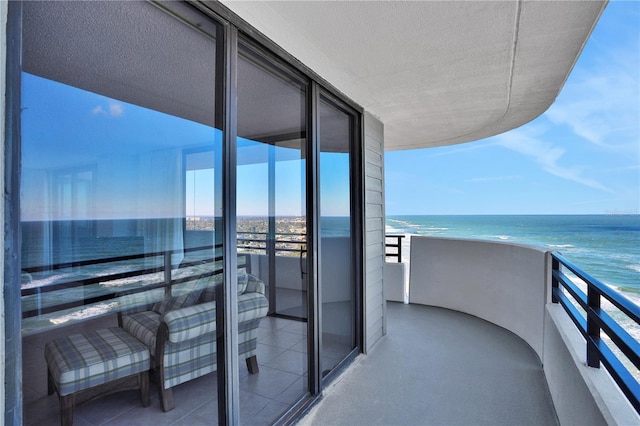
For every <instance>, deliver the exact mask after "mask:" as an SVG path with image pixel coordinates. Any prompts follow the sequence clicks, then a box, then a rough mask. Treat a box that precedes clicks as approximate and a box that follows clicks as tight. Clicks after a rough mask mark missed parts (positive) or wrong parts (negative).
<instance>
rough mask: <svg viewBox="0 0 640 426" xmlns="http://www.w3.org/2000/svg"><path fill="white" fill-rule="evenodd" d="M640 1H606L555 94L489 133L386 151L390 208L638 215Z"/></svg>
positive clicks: (389, 211)
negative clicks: (531, 113) (525, 117)
mask: <svg viewBox="0 0 640 426" xmlns="http://www.w3.org/2000/svg"><path fill="white" fill-rule="evenodd" d="M639 80H640V2H637V1H631V2H625V1H611V2H610V3H609V5H608V6H607V7H606V9H605V11H604V13H603V14H602V16H601V18H600V21H599V22H598V24H597V25H596V27H595V29H594V31H593V33H592V35H591V37H590V38H589V40H588V42H587V44H586V45H585V47H584V50H583V52H582V54H581V55H580V57H579V59H578V61H577V62H576V64H575V67H574V69H573V71H572V72H571V74H570V76H569V78H568V79H567V81H566V83H565V85H564V87H563V88H562V90H561V92H560V94H559V96H558V98H557V100H556V101H555V103H554V104H552V105H551V107H550V108H549V109H548V110H547V111H546V112H545V113H544V114H542V115H541V116H540V117H538V118H537V119H535V120H533V121H532V122H530V123H528V124H525V125H524V126H521V127H520V128H517V129H515V130H512V131H510V132H507V133H504V134H501V135H497V136H494V137H491V138H487V139H483V140H479V141H475V142H469V143H466V144H459V145H452V146H447V147H440V148H428V149H420V150H410V151H390V152H386V153H385V185H386V186H385V201H386V213H387V214H388V215H401V214H407V215H408V214H414V215H420V214H434V215H438V214H640V83H639Z"/></svg>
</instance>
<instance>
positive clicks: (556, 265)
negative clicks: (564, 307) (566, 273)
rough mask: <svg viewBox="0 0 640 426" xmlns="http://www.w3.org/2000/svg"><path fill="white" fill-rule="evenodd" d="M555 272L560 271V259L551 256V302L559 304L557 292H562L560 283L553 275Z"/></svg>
mask: <svg viewBox="0 0 640 426" xmlns="http://www.w3.org/2000/svg"><path fill="white" fill-rule="evenodd" d="M553 271H560V262H559V261H558V259H556V258H555V257H553V256H551V302H552V303H558V302H559V301H558V298H557V297H556V291H559V290H560V283H559V282H558V279H557V278H556V277H555V275H554V274H553Z"/></svg>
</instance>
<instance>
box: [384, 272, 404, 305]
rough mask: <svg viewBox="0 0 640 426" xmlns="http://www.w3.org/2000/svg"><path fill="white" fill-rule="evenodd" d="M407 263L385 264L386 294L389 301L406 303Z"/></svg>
mask: <svg viewBox="0 0 640 426" xmlns="http://www.w3.org/2000/svg"><path fill="white" fill-rule="evenodd" d="M406 266H407V264H406V263H397V262H386V263H385V264H384V295H385V298H386V300H387V301H391V302H401V303H404V293H405V281H406Z"/></svg>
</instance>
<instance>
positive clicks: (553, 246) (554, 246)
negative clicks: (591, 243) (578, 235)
mask: <svg viewBox="0 0 640 426" xmlns="http://www.w3.org/2000/svg"><path fill="white" fill-rule="evenodd" d="M547 247H549V248H557V249H563V248H572V247H573V244H547Z"/></svg>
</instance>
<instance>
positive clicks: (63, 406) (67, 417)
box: [60, 394, 74, 426]
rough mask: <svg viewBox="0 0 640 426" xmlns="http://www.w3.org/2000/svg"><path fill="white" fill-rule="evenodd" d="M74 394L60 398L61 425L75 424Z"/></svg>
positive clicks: (69, 425)
mask: <svg viewBox="0 0 640 426" xmlns="http://www.w3.org/2000/svg"><path fill="white" fill-rule="evenodd" d="M73 403H74V398H73V394H71V395H65V396H61V397H60V424H61V425H62V426H71V425H72V424H73Z"/></svg>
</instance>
